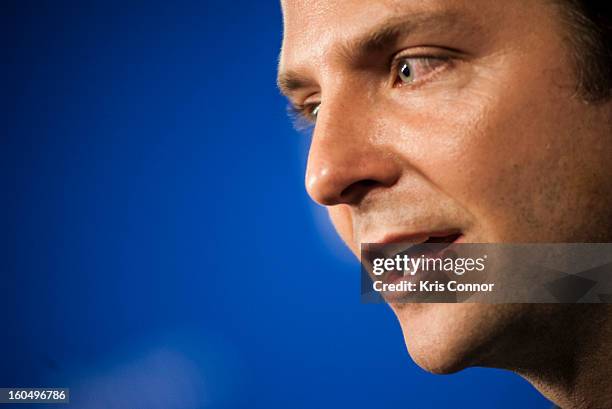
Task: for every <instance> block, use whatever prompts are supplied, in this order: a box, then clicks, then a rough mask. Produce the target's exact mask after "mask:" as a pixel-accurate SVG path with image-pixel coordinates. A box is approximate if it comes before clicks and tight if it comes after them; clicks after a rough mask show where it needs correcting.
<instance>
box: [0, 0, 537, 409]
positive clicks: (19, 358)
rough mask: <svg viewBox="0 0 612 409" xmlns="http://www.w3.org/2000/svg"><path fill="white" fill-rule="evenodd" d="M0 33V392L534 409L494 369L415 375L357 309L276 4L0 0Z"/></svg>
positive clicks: (260, 404) (525, 394)
mask: <svg viewBox="0 0 612 409" xmlns="http://www.w3.org/2000/svg"><path fill="white" fill-rule="evenodd" d="M0 23H1V24H0V30H1V33H0V34H1V38H2V41H3V43H4V44H3V47H2V70H3V75H2V96H3V98H2V106H1V109H2V118H3V119H2V135H1V138H2V147H1V149H0V167H1V171H0V177H1V183H2V192H3V194H2V213H1V214H2V216H1V218H0V223H1V225H0V228H1V231H2V234H1V235H0V239H1V240H2V242H1V243H0V244H1V247H0V248H1V249H2V250H0V251H1V253H0V256H1V259H0V260H1V264H0V267H1V269H2V271H1V273H2V276H1V277H2V284H1V285H2V288H1V294H2V296H1V298H0V311H1V314H2V330H1V331H2V336H1V340H0V346H1V351H2V352H1V362H0V386H5V387H7V386H22V387H26V386H58V387H59V386H63V387H70V388H72V403H71V405H70V407H78V408H168V409H172V408H181V409H190V408H239V407H253V408H266V409H272V408H287V407H291V408H313V407H352V408H361V407H380V408H391V407H396V406H397V405H400V406H401V407H406V408H448V407H457V408H492V407H494V408H517V407H521V408H545V407H548V406H549V405H548V403H547V402H546V401H545V400H544V399H543V398H542V397H540V396H539V395H538V394H537V392H536V391H535V390H534V389H533V388H532V387H531V386H529V385H528V384H527V383H526V382H525V381H523V380H522V379H520V378H519V377H517V376H514V375H512V374H510V373H507V372H504V371H497V370H490V369H479V368H476V369H470V370H466V371H464V372H462V373H460V374H457V375H453V376H434V375H430V374H427V373H425V372H424V371H422V370H421V369H419V368H418V367H417V366H415V364H414V363H412V361H411V360H410V359H409V357H408V355H407V353H406V351H405V347H404V342H403V338H402V334H401V331H400V329H399V326H398V325H397V323H396V321H395V318H394V316H393V314H392V312H391V311H390V310H389V309H388V308H387V307H386V306H384V305H362V304H361V303H360V301H359V273H358V271H359V269H358V264H357V261H356V260H354V259H353V257H352V256H351V255H350V254H349V253H348V251H347V250H346V249H344V248H343V247H342V245H341V243H340V242H339V240H338V239H337V238H336V237H335V236H334V234H333V231H332V230H331V227H330V225H329V222H328V221H327V219H326V216H325V213H324V211H323V210H322V209H321V208H319V207H317V206H316V205H314V204H312V203H311V202H310V201H309V199H308V197H307V195H306V192H305V190H304V187H303V172H304V167H305V162H306V153H307V149H308V138H307V137H305V136H304V135H300V134H299V133H297V132H296V131H294V130H293V128H292V126H291V123H290V121H289V119H288V118H287V115H286V102H285V101H284V100H283V98H282V97H281V96H280V95H279V93H278V91H277V90H276V88H275V75H276V61H277V54H278V51H279V47H280V44H281V31H282V26H281V14H280V8H279V6H278V4H277V3H276V2H275V1H265V2H264V1H231V2H229V1H225V2H223V1H201V0H200V1H193V2H168V1H146V2H144V1H143V2H134V1H132V2H110V1H104V2H81V1H75V2H60V1H48V2H26V1H14V2H6V1H5V2H3V3H2V21H1V22H0ZM1 406H2V405H0V407H1ZM19 407H22V408H24V407H25V405H24V406H19ZM62 407H65V406H62Z"/></svg>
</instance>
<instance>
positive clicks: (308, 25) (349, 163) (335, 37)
mask: <svg viewBox="0 0 612 409" xmlns="http://www.w3.org/2000/svg"><path fill="white" fill-rule="evenodd" d="M283 12H284V24H285V33H284V41H283V49H282V54H281V61H280V72H279V84H280V85H281V88H283V91H284V92H285V93H286V94H287V96H288V97H289V98H290V99H291V101H292V103H293V104H294V105H296V106H298V107H300V109H302V110H303V111H304V112H305V115H307V116H311V117H312V119H313V120H314V119H315V115H314V114H315V113H316V125H315V127H314V130H313V135H312V145H311V148H310V155H309V161H308V168H307V174H306V187H307V190H308V192H309V194H310V195H311V197H312V198H313V199H314V200H315V201H317V202H319V203H321V204H323V205H325V206H327V207H328V209H329V213H330V216H331V219H332V221H333V223H334V225H335V227H336V229H337V230H338V233H339V234H340V235H341V237H342V238H343V239H344V241H345V242H346V243H347V244H348V246H349V247H350V248H351V249H352V251H353V252H354V253H355V254H356V255H359V244H360V243H362V242H364V243H374V242H391V241H398V240H401V241H414V242H417V241H418V242H421V241H424V240H427V239H428V237H431V236H444V238H443V239H448V240H458V241H463V242H476V243H478V242H481V243H487V242H489V243H490V242H518V243H525V242H596V241H602V242H609V241H612V240H611V239H612V210H611V209H612V206H610V203H611V202H612V165H611V164H610V160H611V159H612V125H611V114H610V112H611V109H610V104H599V105H589V104H586V103H584V102H582V101H581V99H580V98H579V97H578V96H577V95H576V85H575V84H576V79H575V75H574V69H573V63H572V60H570V57H569V55H571V54H570V50H569V49H568V46H567V45H566V43H568V42H567V37H568V36H570V35H571V34H570V32H569V31H568V29H567V27H566V26H565V25H564V23H563V21H562V18H561V14H560V12H559V10H558V9H557V6H554V5H553V4H552V2H547V1H541V0H540V1H538V0H533V1H527V0H525V1H520V0H516V1H505V2H494V1H490V0H463V1H462V0H456V1H448V0H446V1H443V0H403V1H399V0H398V1H391V0H389V1H384V0H379V1H367V2H366V1H361V0H287V1H285V2H283ZM391 307H392V308H393V310H394V312H395V313H396V314H397V316H398V318H399V321H400V323H401V326H402V329H403V331H404V335H405V338H406V342H407V345H408V349H409V351H410V353H411V355H412V356H413V357H414V358H415V360H416V361H417V363H419V364H420V365H421V366H423V367H425V368H426V369H429V370H431V371H436V372H448V371H454V370H457V369H461V368H462V367H464V366H466V365H471V364H481V363H483V362H484V361H486V359H487V358H485V356H489V355H491V353H492V352H491V351H492V348H489V347H486V346H487V345H489V344H494V345H502V344H503V342H502V340H501V339H500V338H502V337H504V336H507V334H508V331H509V328H511V327H513V326H514V324H515V323H517V322H519V321H520V320H525V319H527V318H525V317H529V316H530V315H534V314H538V309H537V308H536V307H534V306H531V307H529V306H523V307H521V306H518V305H505V306H502V305H500V306H491V305H488V306H487V305H479V304H455V305H453V304H394V305H391ZM498 341H499V342H498Z"/></svg>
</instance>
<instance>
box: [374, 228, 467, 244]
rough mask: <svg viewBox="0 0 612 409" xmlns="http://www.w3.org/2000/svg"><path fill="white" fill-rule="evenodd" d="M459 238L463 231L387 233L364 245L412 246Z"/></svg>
mask: <svg viewBox="0 0 612 409" xmlns="http://www.w3.org/2000/svg"><path fill="white" fill-rule="evenodd" d="M455 236H456V238H458V237H459V236H461V231H459V230H458V229H448V230H438V231H431V232H418V233H387V234H385V235H383V236H381V237H380V238H379V239H374V240H372V241H365V242H364V243H379V244H393V243H411V244H422V243H425V242H426V241H428V240H430V239H432V238H445V237H448V238H453V237H455Z"/></svg>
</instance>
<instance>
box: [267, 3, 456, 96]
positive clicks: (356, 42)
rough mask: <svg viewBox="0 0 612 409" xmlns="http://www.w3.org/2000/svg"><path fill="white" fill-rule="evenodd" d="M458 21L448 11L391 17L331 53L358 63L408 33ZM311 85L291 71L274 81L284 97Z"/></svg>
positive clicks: (445, 27)
mask: <svg viewBox="0 0 612 409" xmlns="http://www.w3.org/2000/svg"><path fill="white" fill-rule="evenodd" d="M459 20H460V19H459V15H458V13H456V12H454V11H451V10H445V11H440V12H434V13H432V12H426V13H425V12H423V13H416V14H415V13H412V14H410V15H404V16H399V17H391V18H389V19H387V20H384V21H383V22H381V23H379V24H377V25H375V26H374V27H372V28H370V29H368V30H367V31H366V32H365V33H364V34H361V35H359V36H357V37H356V38H353V39H349V40H348V41H345V42H343V43H341V44H339V45H338V46H337V49H336V50H332V51H333V52H335V53H336V55H338V56H341V57H344V58H345V59H347V60H349V61H353V62H354V61H360V60H364V59H366V57H367V56H369V55H372V54H374V53H379V52H384V51H386V50H388V49H389V48H391V47H393V46H394V45H395V44H396V43H397V41H398V40H399V39H400V38H403V37H405V36H407V35H409V34H410V33H411V32H415V31H418V30H427V29H430V30H435V31H438V32H439V31H445V30H449V29H451V28H452V27H453V26H456V25H457V23H458V22H459ZM313 83H314V81H313V80H312V79H311V78H310V77H308V76H306V75H302V74H300V73H299V72H298V71H294V70H287V71H285V72H279V74H278V78H277V86H278V88H279V89H280V91H281V93H282V94H283V95H286V96H289V95H290V94H292V93H293V92H295V91H296V90H299V89H301V88H305V87H308V86H311V85H313Z"/></svg>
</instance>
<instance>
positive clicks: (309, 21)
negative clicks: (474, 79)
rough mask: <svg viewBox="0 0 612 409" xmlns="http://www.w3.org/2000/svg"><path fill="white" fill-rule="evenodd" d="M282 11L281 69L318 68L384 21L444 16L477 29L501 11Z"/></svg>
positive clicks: (335, 4)
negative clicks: (303, 64) (325, 58)
mask: <svg viewBox="0 0 612 409" xmlns="http://www.w3.org/2000/svg"><path fill="white" fill-rule="evenodd" d="M282 7H283V22H284V35H283V48H282V52H281V67H287V66H290V67H293V66H294V65H296V64H297V63H298V62H302V61H310V62H311V63H315V64H317V63H318V65H320V63H321V61H318V62H317V59H321V58H322V57H323V55H324V54H326V52H327V51H329V50H331V49H332V46H333V45H334V44H339V43H347V42H349V41H350V40H351V39H354V38H357V37H359V36H360V35H361V34H363V33H365V32H367V31H368V30H370V29H371V28H372V27H375V26H377V25H378V24H380V23H382V22H384V21H388V20H392V19H401V18H405V19H406V20H410V19H411V18H412V19H413V20H415V21H419V20H426V19H427V18H430V17H435V16H438V17H441V16H445V15H446V16H456V17H459V18H463V19H465V20H472V22H474V23H477V21H479V20H483V19H488V20H489V21H491V19H492V18H494V15H495V14H497V13H498V11H499V10H500V9H503V7H500V6H499V4H497V2H491V1H489V0H486V1H482V0H369V1H364V0H285V1H283V2H282ZM483 7H484V8H483ZM485 14H488V15H486V16H485Z"/></svg>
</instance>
